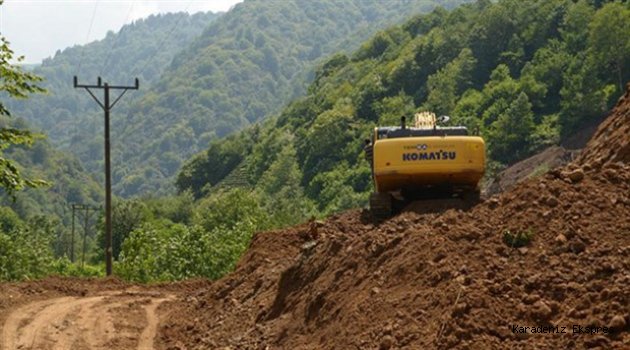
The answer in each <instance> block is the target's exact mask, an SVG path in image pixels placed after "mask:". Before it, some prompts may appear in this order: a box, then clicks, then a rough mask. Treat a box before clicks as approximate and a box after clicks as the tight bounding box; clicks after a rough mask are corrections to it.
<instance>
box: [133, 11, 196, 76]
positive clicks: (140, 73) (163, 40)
mask: <svg viewBox="0 0 630 350" xmlns="http://www.w3.org/2000/svg"><path fill="white" fill-rule="evenodd" d="M193 1H194V0H190V1H188V5H186V8H184V15H183V16H181V17H180V18H178V19H177V21H175V24H174V25H173V27H172V28H171V30H169V31H168V33H167V34H166V36H164V38H162V41H161V42H160V44H159V45H158V49H157V50H156V55H157V53H158V52H160V50H162V47H163V46H164V43H166V40H168V38H169V37H170V36H171V34H173V32H174V31H175V29H177V27H178V26H179V23H180V22H181V21H182V19H183V18H186V17H187V16H186V13H187V12H188V8H189V7H190V5H192V3H193ZM156 55H153V56H151V58H149V59H148V60H147V61H146V62H145V64H144V66H143V67H142V69H141V70H140V71H139V72H138V73H136V74H132V76H133V75H135V76H140V75H142V73H144V71H145V69H147V67H148V66H149V63H151V61H153V59H154V58H155V56H156Z"/></svg>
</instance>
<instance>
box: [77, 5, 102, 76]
mask: <svg viewBox="0 0 630 350" xmlns="http://www.w3.org/2000/svg"><path fill="white" fill-rule="evenodd" d="M97 8H98V0H96V1H95V2H94V9H93V10H92V19H91V20H90V27H89V28H88V32H87V36H86V37H85V44H84V45H83V47H82V49H81V59H80V60H79V69H78V72H79V73H78V76H80V75H81V67H82V65H83V59H84V58H85V46H87V44H88V40H90V34H91V33H92V26H93V25H94V18H95V17H96V9H97Z"/></svg>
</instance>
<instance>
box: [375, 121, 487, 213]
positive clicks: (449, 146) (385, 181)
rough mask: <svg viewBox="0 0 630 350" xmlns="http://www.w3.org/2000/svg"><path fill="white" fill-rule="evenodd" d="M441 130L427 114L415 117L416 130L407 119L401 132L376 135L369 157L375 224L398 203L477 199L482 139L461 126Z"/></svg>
mask: <svg viewBox="0 0 630 350" xmlns="http://www.w3.org/2000/svg"><path fill="white" fill-rule="evenodd" d="M444 119H445V118H444ZM437 124H438V119H437V118H436V117H435V114H433V113H428V112H425V113H419V114H416V118H415V125H414V126H413V127H407V126H406V124H405V118H404V117H403V118H402V120H401V125H400V126H397V127H377V128H375V129H374V134H373V135H372V141H371V142H368V143H367V144H366V154H368V158H371V159H369V160H370V162H371V165H372V177H373V180H374V189H375V191H374V193H373V194H372V195H371V197H370V211H371V214H372V217H373V218H374V219H375V220H377V221H381V220H383V219H385V218H387V217H389V216H391V215H392V214H393V213H394V212H395V210H396V207H397V206H398V207H399V206H400V202H402V203H407V202H409V201H415V200H432V199H448V198H454V199H455V198H457V199H463V200H471V199H473V200H475V199H478V198H479V186H478V185H479V181H480V180H481V178H482V177H483V175H484V171H485V143H484V141H483V139H482V138H481V137H479V136H471V135H469V134H468V130H467V129H466V128H465V127H462V126H456V127H441V126H438V125H437ZM397 202H398V203H397Z"/></svg>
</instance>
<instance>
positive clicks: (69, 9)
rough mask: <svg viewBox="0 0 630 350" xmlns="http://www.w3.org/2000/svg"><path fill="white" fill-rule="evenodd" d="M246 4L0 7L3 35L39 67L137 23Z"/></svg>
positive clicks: (165, 1)
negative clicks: (59, 54) (57, 53)
mask: <svg viewBox="0 0 630 350" xmlns="http://www.w3.org/2000/svg"><path fill="white" fill-rule="evenodd" d="M241 1H242V0H5V1H4V4H3V5H1V6H0V33H2V35H3V36H5V37H6V38H7V39H8V40H9V41H10V42H11V48H12V49H13V51H15V53H16V54H18V55H24V56H26V58H25V61H24V62H26V63H37V62H41V60H42V59H44V58H46V57H49V56H52V55H54V54H55V51H57V50H58V49H64V48H66V47H69V46H73V45H76V44H85V43H87V42H90V41H94V40H98V39H102V38H104V37H105V34H107V31H109V30H113V31H118V30H119V29H120V28H121V27H122V26H123V24H125V23H129V22H131V21H133V20H134V19H139V18H144V17H147V16H149V15H151V14H156V13H166V12H179V11H187V12H189V13H195V12H199V11H213V12H217V11H227V10H229V9H230V7H232V6H233V5H234V4H236V3H239V2H241ZM92 18H94V21H93V22H92ZM90 23H92V25H91V27H92V28H91V30H90ZM88 34H89V35H88Z"/></svg>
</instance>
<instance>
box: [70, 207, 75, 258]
mask: <svg viewBox="0 0 630 350" xmlns="http://www.w3.org/2000/svg"><path fill="white" fill-rule="evenodd" d="M74 210H75V209H74V204H72V236H70V237H71V238H70V261H71V262H74Z"/></svg>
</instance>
